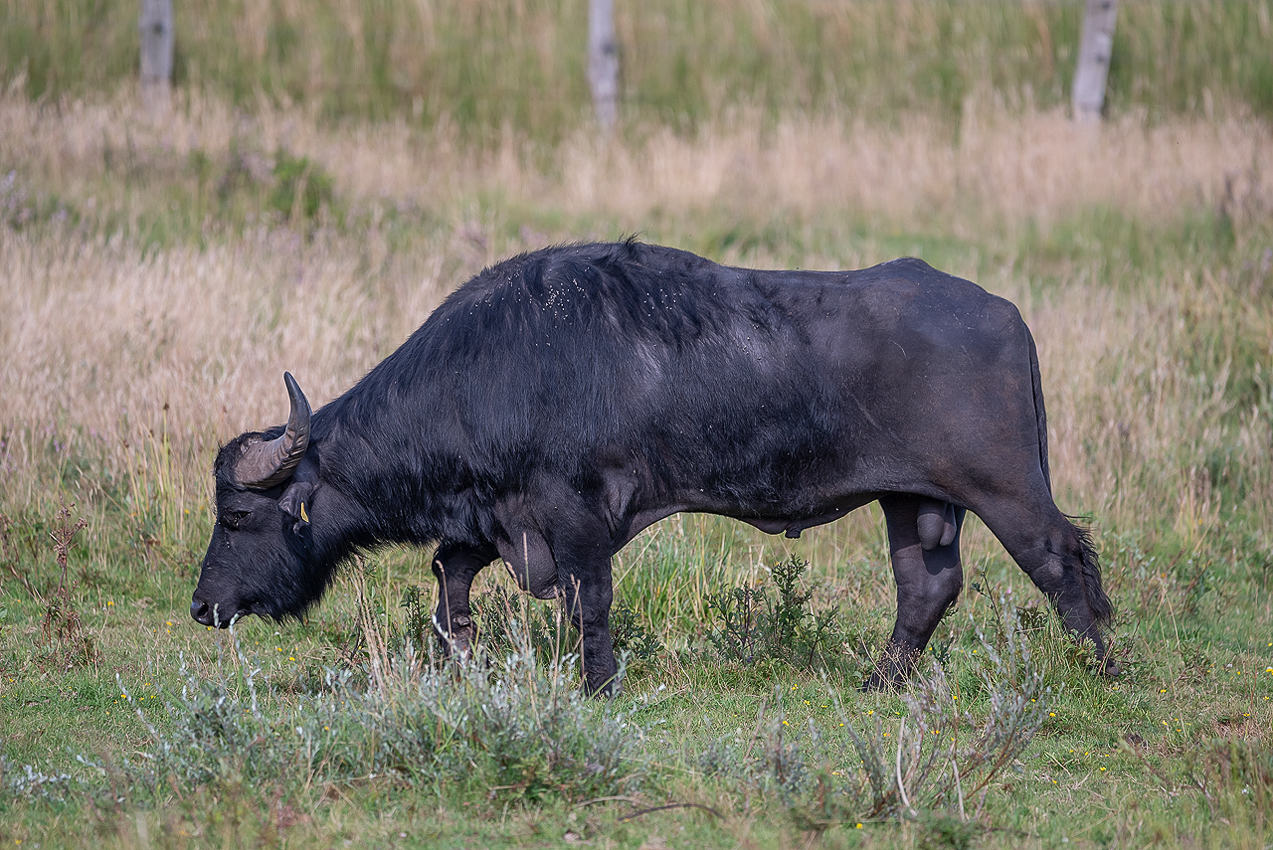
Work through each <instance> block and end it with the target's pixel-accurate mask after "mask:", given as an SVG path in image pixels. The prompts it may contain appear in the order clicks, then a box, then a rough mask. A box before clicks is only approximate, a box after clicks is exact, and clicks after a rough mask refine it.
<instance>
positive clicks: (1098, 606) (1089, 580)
mask: <svg viewBox="0 0 1273 850" xmlns="http://www.w3.org/2000/svg"><path fill="white" fill-rule="evenodd" d="M1074 528H1075V529H1076V530H1077V531H1078V533H1079V547H1080V549H1081V550H1082V559H1083V568H1082V569H1081V570H1080V571H1079V578H1080V580H1081V581H1082V582H1083V595H1084V597H1086V599H1087V606H1088V608H1090V609H1091V610H1092V616H1093V617H1095V618H1096V622H1097V624H1099V625H1102V626H1103V625H1107V624H1108V623H1109V621H1110V618H1111V617H1113V616H1114V607H1113V605H1111V604H1110V601H1109V597H1108V596H1106V595H1105V588H1104V587H1103V586H1102V585H1101V561H1100V558H1099V557H1098V556H1097V554H1096V544H1094V543H1093V542H1092V535H1091V532H1089V531H1088V530H1087V529H1086V528H1084V527H1083V526H1081V525H1074Z"/></svg>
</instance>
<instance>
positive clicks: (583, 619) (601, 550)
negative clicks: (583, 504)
mask: <svg viewBox="0 0 1273 850" xmlns="http://www.w3.org/2000/svg"><path fill="white" fill-rule="evenodd" d="M572 514H573V515H572ZM556 518H557V520H558V522H557V524H556V525H555V526H554V527H553V528H552V531H551V537H549V539H548V545H549V547H550V548H551V549H552V556H553V560H554V561H555V562H556V566H557V595H558V598H560V600H561V605H562V610H563V613H564V614H565V615H566V618H567V619H568V620H569V621H570V623H571V625H573V626H574V627H575V629H577V630H578V631H579V636H580V653H579V654H580V661H581V663H582V664H583V672H584V692H585V693H588V694H590V695H605V696H613V695H614V694H615V693H617V691H618V682H616V681H615V677H616V674H617V672H618V665H617V664H616V662H615V658H614V644H613V643H612V641H611V638H610V604H611V603H612V602H613V601H614V591H613V586H612V582H613V579H612V576H611V574H610V556H611V550H610V541H609V537H608V535H607V533H606V528H605V524H604V522H602V521H600V520H598V519H596V518H595V517H592V516H591V515H589V514H587V513H586V511H577V512H571V513H567V512H566V511H560V512H559V513H558V515H557V517H556Z"/></svg>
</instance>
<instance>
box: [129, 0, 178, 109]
mask: <svg viewBox="0 0 1273 850" xmlns="http://www.w3.org/2000/svg"><path fill="white" fill-rule="evenodd" d="M137 29H138V30H139V31H140V33H141V96H142V102H143V103H144V104H145V105H146V109H147V110H148V111H150V112H151V113H158V112H162V111H163V110H165V109H167V108H168V97H169V90H170V88H171V85H172V50H173V26H172V0H141V16H140V17H139V18H138V19H137Z"/></svg>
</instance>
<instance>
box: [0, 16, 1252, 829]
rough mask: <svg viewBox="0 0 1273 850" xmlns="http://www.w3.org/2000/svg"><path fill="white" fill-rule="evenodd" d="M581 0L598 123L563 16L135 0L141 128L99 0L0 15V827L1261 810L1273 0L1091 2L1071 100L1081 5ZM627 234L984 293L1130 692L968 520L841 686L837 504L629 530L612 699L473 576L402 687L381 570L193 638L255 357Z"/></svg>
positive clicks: (421, 608) (943, 825)
mask: <svg viewBox="0 0 1273 850" xmlns="http://www.w3.org/2000/svg"><path fill="white" fill-rule="evenodd" d="M618 11H619V21H618V25H619V36H620V41H621V43H622V50H623V61H624V100H623V119H622V125H621V127H620V128H619V130H618V132H617V133H616V134H615V135H614V136H613V137H612V138H610V139H598V138H596V137H595V136H594V134H593V132H592V129H591V127H590V126H589V123H588V119H587V109H588V106H587V92H586V89H585V87H584V83H583V74H582V61H583V59H582V50H583V43H584V38H583V35H584V20H583V4H560V5H558V4H552V3H537V2H531V0H527V2H520V3H513V2H509V3H500V2H482V3H477V2H449V3H443V2H428V0H422V2H418V3H415V4H401V3H392V2H355V0H350V2H345V3H337V2H329V3H317V4H300V3H288V2H286V1H285V0H283V2H277V3H272V4H266V5H262V4H242V5H241V6H240V5H236V4H207V5H206V6H199V5H190V4H179V7H178V21H177V27H178V57H179V58H178V67H179V79H178V85H177V88H176V91H175V93H174V100H173V104H172V108H171V110H170V111H169V112H167V113H166V114H164V115H161V116H152V115H148V114H146V113H145V112H143V111H142V110H141V109H140V106H139V101H138V99H137V97H136V95H135V92H134V91H133V89H132V82H131V80H132V77H133V76H134V75H135V63H136V58H135V57H136V47H135V31H136V29H135V28H136V7H135V5H134V4H130V3H129V4H125V3H115V2H106V1H105V0H96V2H88V0H84V2H43V3H17V2H12V0H10V2H6V3H3V4H0V73H3V74H4V75H5V76H4V80H3V83H4V91H3V94H0V269H3V270H4V271H3V273H2V274H0V843H4V844H14V845H15V846H16V843H17V842H20V843H21V844H24V845H26V846H31V845H32V844H36V843H39V844H42V845H44V846H53V845H58V846H62V845H79V846H86V845H101V844H106V845H113V846H123V847H144V846H151V845H156V844H157V845H169V844H172V845H176V844H182V845H185V844H194V845H196V846H203V845H209V846H212V845H231V846H237V845H241V844H247V843H255V844H261V845H281V844H289V845H292V846H311V845H313V846H330V845H333V844H335V843H336V842H338V841H349V842H352V843H353V844H357V845H390V844H394V845H399V844H401V845H406V846H429V847H436V846H465V845H468V844H485V845H491V846H498V845H527V844H530V845H552V846H556V845H559V844H561V843H563V842H564V843H573V842H582V841H587V842H590V843H592V844H594V845H598V846H600V845H604V846H623V847H634V848H636V847H648V848H656V847H660V846H718V845H719V846H737V845H739V844H745V845H748V846H759V847H770V846H774V847H786V846H796V845H799V846H809V845H810V844H817V845H819V846H821V845H825V846H841V845H843V846H877V845H878V846H911V845H915V846H923V847H934V846H954V847H966V846H972V845H977V846H999V845H1003V846H1013V847H1016V846H1023V845H1024V846H1043V845H1049V846H1050V845H1054V844H1059V843H1062V841H1065V842H1068V843H1069V844H1071V845H1083V846H1108V845H1113V844H1119V845H1136V846H1142V845H1149V844H1168V845H1170V844H1176V843H1182V844H1183V843H1192V844H1199V845H1204V844H1205V845H1212V844H1216V845H1224V846H1239V847H1240V846H1251V847H1264V846H1267V845H1268V843H1269V841H1270V840H1271V839H1270V832H1271V831H1270V825H1269V822H1268V816H1269V815H1268V813H1269V812H1270V811H1271V810H1273V805H1271V803H1273V761H1271V759H1273V711H1271V709H1270V699H1271V698H1273V588H1271V587H1270V581H1271V576H1273V457H1271V456H1273V424H1271V420H1273V388H1271V377H1270V371H1271V369H1273V173H1271V169H1270V168H1269V163H1270V162H1273V127H1271V125H1270V114H1269V109H1270V105H1271V104H1273V78H1271V72H1270V61H1271V60H1270V58H1269V51H1268V50H1267V49H1266V46H1267V45H1268V44H1269V43H1270V42H1271V41H1273V25H1271V24H1270V16H1271V11H1273V4H1270V3H1269V2H1256V0H1246V2H1231V3H1148V2H1142V3H1137V2H1130V0H1124V2H1123V3H1121V4H1120V19H1119V29H1118V40H1117V42H1116V45H1115V62H1114V67H1113V69H1112V78H1111V87H1110V104H1109V110H1108V112H1109V116H1108V120H1107V121H1106V122H1105V124H1104V125H1103V126H1102V127H1101V128H1099V130H1090V131H1086V130H1083V129H1080V128H1075V127H1074V126H1072V125H1071V124H1070V122H1069V121H1068V119H1067V117H1066V114H1065V108H1064V105H1065V101H1066V97H1067V85H1068V79H1069V75H1070V73H1071V66H1072V54H1073V51H1074V49H1075V44H1076V42H1077V30H1078V26H1079V19H1080V17H1081V4H1079V3H1077V2H1073V3H1068V2H1067V3H1008V2H1002V3H1001V2H984V3H960V2H935V0H934V2H911V3H897V4H893V3H869V2H868V3H844V4H840V3H815V2H808V3H801V4H781V5H780V4H776V3H774V4H771V3H768V2H763V0H762V2H756V3H750V4H732V3H724V2H719V3H717V2H706V3H693V4H670V3H659V2H655V3H650V4H643V5H642V6H641V7H640V8H639V9H638V7H636V6H632V7H626V6H624V5H623V4H620V9H619V10H618ZM633 233H635V234H638V235H639V236H641V237H642V238H644V239H647V240H650V241H657V242H666V243H669V244H674V245H677V246H680V247H684V248H688V249H690V250H695V251H698V252H701V253H704V254H706V255H708V256H710V257H712V258H714V259H718V260H721V261H724V262H730V263H740V264H751V265H758V266H772V267H776V266H795V267H806V268H813V267H820V268H833V267H856V266H862V265H866V264H870V263H874V262H878V261H881V260H886V259H891V258H893V257H895V256H898V255H903V254H911V255H917V256H921V257H923V258H924V259H926V260H928V261H929V262H930V263H932V264H933V265H936V266H939V267H941V268H944V269H947V270H949V271H952V272H954V273H956V274H960V275H963V276H966V277H969V278H971V279H974V280H977V281H978V282H980V283H981V284H983V285H984V286H986V287H987V288H989V289H991V290H993V291H995V292H998V293H1000V294H1003V295H1005V296H1007V297H1009V298H1011V299H1013V300H1014V301H1016V302H1017V303H1018V304H1019V305H1020V306H1021V308H1022V311H1023V313H1024V315H1025V316H1026V318H1027V321H1028V322H1029V323H1030V325H1031V327H1032V328H1033V330H1034V333H1035V336H1036V338H1037V340H1038V343H1039V349H1040V359H1041V365H1042V369H1043V377H1044V386H1045V389H1046V391H1047V394H1048V409H1049V422H1050V434H1049V438H1050V442H1051V447H1052V467H1053V475H1054V479H1055V482H1056V487H1057V491H1058V500H1059V501H1060V503H1061V506H1062V508H1063V509H1065V510H1067V511H1070V512H1072V513H1075V514H1080V515H1082V516H1084V517H1085V518H1086V519H1087V521H1089V522H1091V523H1092V524H1093V525H1094V528H1095V530H1096V532H1097V536H1098V539H1099V541H1100V545H1101V550H1102V557H1103V560H1104V563H1105V565H1106V577H1107V582H1108V585H1109V588H1110V590H1111V596H1112V597H1113V599H1114V600H1115V603H1116V606H1117V609H1118V614H1117V619H1116V623H1115V628H1114V635H1113V642H1114V648H1115V652H1116V653H1117V654H1118V656H1119V658H1120V661H1121V663H1122V664H1123V666H1124V668H1125V670H1126V673H1125V674H1124V676H1123V677H1122V678H1120V679H1118V680H1115V681H1105V680H1099V679H1096V678H1094V677H1092V676H1091V675H1089V673H1088V672H1087V671H1086V668H1085V666H1084V658H1083V655H1082V651H1081V649H1076V648H1074V647H1073V646H1071V644H1070V643H1069V642H1068V640H1067V639H1066V638H1065V637H1064V636H1063V635H1062V634H1060V632H1059V629H1057V627H1056V626H1055V623H1054V622H1053V620H1052V618H1050V617H1049V616H1047V615H1046V614H1045V613H1044V612H1043V610H1042V609H1041V607H1040V605H1041V600H1040V598H1039V596H1038V593H1037V591H1035V590H1034V589H1033V588H1032V587H1031V586H1030V585H1029V583H1028V581H1027V580H1026V579H1025V578H1024V576H1023V575H1022V574H1021V573H1020V571H1019V570H1018V569H1017V568H1016V567H1015V565H1013V564H1011V563H1010V561H1009V560H1008V558H1007V557H1006V555H1005V554H1004V552H1003V550H1002V549H1001V548H1000V547H999V546H998V544H997V543H996V542H995V541H994V540H993V538H992V537H991V536H990V535H989V534H988V533H987V532H986V531H985V530H984V528H982V527H981V526H980V525H979V524H977V523H975V522H973V523H971V525H970V529H969V533H968V534H967V542H966V550H965V564H966V570H967V576H968V581H969V588H968V589H967V590H966V592H965V596H964V598H963V599H962V601H961V603H960V606H959V608H958V609H957V610H956V611H955V612H954V613H953V614H952V615H951V616H950V617H949V618H948V620H947V621H946V622H945V623H943V625H942V626H941V628H940V629H939V634H938V636H937V637H936V638H935V640H934V647H933V651H932V652H931V653H929V655H931V656H932V660H931V662H926V664H925V667H924V669H923V675H922V676H921V677H920V679H919V681H917V683H916V684H915V685H914V686H913V687H912V688H911V689H910V690H908V691H907V692H906V693H905V694H900V695H888V696H863V695H860V694H858V693H856V691H855V688H856V685H857V684H858V683H859V682H860V681H861V679H862V673H863V671H864V669H865V667H866V665H867V664H868V663H869V659H870V658H871V655H872V653H873V652H875V651H877V650H878V648H879V647H880V645H881V644H882V642H883V640H884V638H885V637H886V636H887V633H888V629H889V628H890V627H891V618H892V613H893V606H894V604H895V600H894V596H893V587H892V582H891V576H890V572H889V570H888V567H887V546H886V541H885V539H884V533H883V523H882V520H881V518H880V516H879V514H878V511H876V510H874V509H866V510H863V511H859V512H858V513H857V514H855V515H853V516H851V517H848V518H846V519H844V520H842V521H840V522H838V523H835V524H834V525H832V526H828V527H824V528H820V529H814V530H811V531H809V532H807V533H806V534H805V536H804V538H803V539H802V540H800V541H788V540H785V539H778V538H769V537H766V536H764V535H760V534H759V533H756V532H752V531H748V530H746V529H744V528H741V527H739V526H737V525H736V524H731V523H728V522H725V521H721V520H716V519H713V518H706V517H677V518H673V519H671V520H668V521H666V522H663V523H660V524H658V525H657V526H655V527H654V528H652V529H650V530H649V531H648V532H647V533H645V534H644V535H642V536H641V537H640V538H639V539H638V540H636V541H634V542H633V543H632V544H631V545H630V546H629V547H628V548H627V549H626V550H625V551H624V552H623V553H621V554H620V556H619V557H618V558H617V559H616V579H617V581H616V592H617V595H618V599H619V602H620V608H619V609H618V612H617V614H616V616H617V619H618V620H619V622H620V627H619V634H620V639H621V642H622V645H623V647H624V648H625V650H626V651H627V653H628V655H627V657H628V667H627V677H626V681H625V695H624V696H623V697H621V698H619V699H617V700H616V701H615V702H614V703H613V704H610V705H594V704H590V703H587V702H584V701H581V700H579V699H578V698H577V694H576V691H575V684H576V679H575V676H576V672H575V666H574V665H573V664H572V663H571V660H570V658H569V657H568V656H569V652H570V649H571V646H570V642H569V634H568V633H563V632H560V631H558V629H557V627H556V622H555V617H554V615H553V611H552V610H551V608H543V607H541V606H538V605H536V604H531V603H530V602H528V601H526V600H523V599H521V598H519V597H516V596H513V595H510V594H509V593H508V590H507V588H506V587H505V584H504V582H503V581H502V580H501V578H500V576H499V575H497V574H495V571H490V572H491V574H490V575H487V576H485V578H484V584H483V588H482V589H483V592H484V594H485V595H484V596H483V597H482V622H483V624H484V628H485V629H486V635H487V645H488V647H489V653H490V654H489V660H490V665H491V666H490V671H491V674H490V675H488V671H487V669H486V668H478V669H475V670H468V671H462V672H460V673H458V674H453V672H452V671H448V670H446V669H445V668H442V669H439V668H438V667H437V666H436V665H434V664H433V663H432V662H431V661H430V659H429V658H428V657H427V640H426V639H425V637H426V635H427V620H426V618H425V616H424V613H423V612H426V611H427V610H428V609H429V608H430V607H431V601H432V593H433V590H432V587H431V583H430V582H429V581H427V580H426V577H427V570H426V569H425V568H424V560H423V557H422V556H421V553H416V552H407V551H399V550H390V551H386V552H381V553H378V554H376V555H375V556H373V557H369V558H367V559H365V560H363V561H361V562H359V563H358V564H356V565H354V566H352V567H351V568H350V569H348V570H346V571H345V573H344V574H343V576H342V578H341V580H340V583H339V585H338V586H337V587H336V588H335V589H334V591H333V593H332V594H331V596H330V597H329V598H328V600H327V601H325V602H324V604H323V605H322V606H321V607H320V608H319V609H318V610H317V611H316V612H314V614H313V615H312V616H311V617H310V618H309V619H308V620H307V621H306V622H304V623H301V624H287V625H282V626H279V625H276V624H272V623H265V622H259V621H247V622H244V623H243V624H241V626H240V627H239V628H238V629H236V634H234V635H227V634H220V633H217V634H213V633H209V632H206V631H205V630H203V629H201V628H199V629H196V627H195V626H194V625H193V624H192V623H191V621H190V620H189V618H188V614H187V610H188V606H189V597H190V592H191V589H192V587H193V583H194V581H195V578H196V576H197V571H198V564H199V560H200V558H201V556H202V550H203V547H204V545H206V540H207V537H208V533H209V530H210V528H211V523H212V519H213V518H212V514H211V476H210V475H209V471H210V465H211V460H212V457H213V455H214V453H215V450H216V447H217V445H218V444H219V443H221V442H224V441H225V440H227V439H229V438H230V437H232V436H233V435H235V434H237V433H239V432H240V431H242V430H244V429H246V428H254V427H259V426H261V425H264V424H268V423H272V422H276V421H278V420H280V419H281V418H282V417H283V415H284V408H285V396H284V394H283V391H282V385H281V381H280V373H281V372H282V371H283V369H291V370H292V371H293V372H295V373H296V374H297V376H298V377H299V378H300V380H301V383H302V385H303V386H304V387H305V388H306V391H307V393H308V394H309V395H310V398H311V399H312V400H313V401H314V402H315V403H319V404H320V403H322V402H324V401H326V400H328V399H330V398H333V397H334V396H336V395H337V394H339V393H340V392H342V391H343V390H344V389H346V388H347V387H348V386H349V385H350V384H352V383H353V382H354V381H355V380H356V379H357V378H358V377H359V376H360V375H361V374H363V373H364V372H365V371H366V370H367V369H368V368H370V366H372V365H373V364H374V363H376V362H378V361H379V360H380V359H382V358H383V357H384V356H386V355H387V354H388V353H389V352H390V351H392V350H393V348H394V347H395V346H396V345H397V344H398V343H399V342H400V341H401V340H403V339H404V338H405V337H406V335H407V334H408V333H410V331H411V330H413V329H414V328H415V327H416V326H417V325H418V324H419V323H420V322H421V321H422V320H423V319H424V317H425V316H427V315H428V312H429V310H430V309H431V308H432V307H433V306H435V305H436V304H437V303H438V301H439V300H440V299H441V298H442V297H444V295H445V294H446V292H448V291H449V290H450V289H452V288H453V287H454V286H457V285H458V284H459V283H461V282H462V281H463V280H465V279H466V278H467V277H468V276H470V275H471V274H473V273H474V272H476V271H477V270H479V269H480V268H482V267H483V266H484V265H486V264H487V263H490V262H492V261H494V260H496V259H499V258H501V257H504V256H506V255H508V254H511V253H514V252H517V251H522V250H527V249H530V248H535V247H539V246H541V245H545V244H550V243H553V242H560V241H565V240H572V239H582V238H612V237H619V236H622V235H627V234H633ZM81 524H82V527H81ZM956 776H958V777H959V779H958V780H956ZM859 824H860V825H861V826H860V827H859Z"/></svg>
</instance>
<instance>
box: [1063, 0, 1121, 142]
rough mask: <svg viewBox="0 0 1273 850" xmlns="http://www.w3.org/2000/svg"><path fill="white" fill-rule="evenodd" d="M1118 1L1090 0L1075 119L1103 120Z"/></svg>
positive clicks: (1077, 80)
mask: <svg viewBox="0 0 1273 850" xmlns="http://www.w3.org/2000/svg"><path fill="white" fill-rule="evenodd" d="M1117 17H1118V0H1087V10H1086V12H1084V14H1083V42H1082V44H1080V45H1079V61H1078V68H1076V69H1075V72H1074V91H1073V93H1072V97H1073V104H1074V120H1075V121H1078V122H1088V121H1100V120H1101V107H1102V106H1104V104H1105V80H1106V79H1107V78H1108V77H1109V60H1110V56H1111V55H1113V52H1114V21H1115V19H1116V18H1117Z"/></svg>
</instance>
